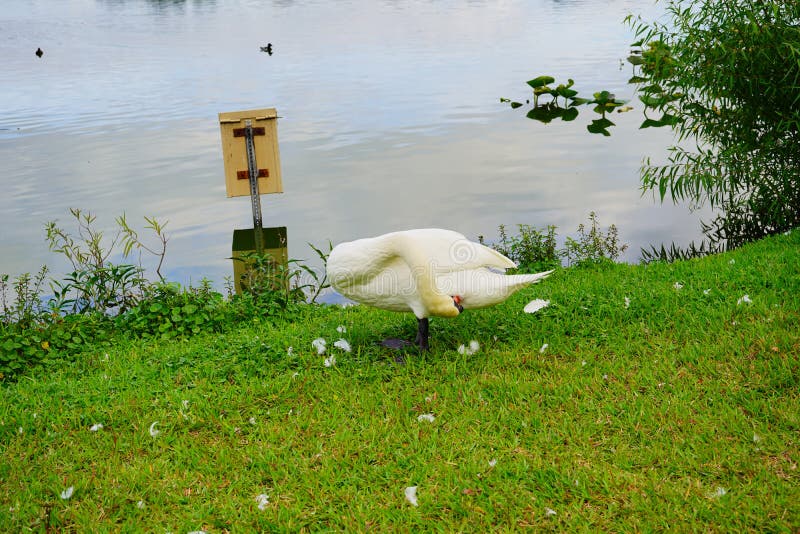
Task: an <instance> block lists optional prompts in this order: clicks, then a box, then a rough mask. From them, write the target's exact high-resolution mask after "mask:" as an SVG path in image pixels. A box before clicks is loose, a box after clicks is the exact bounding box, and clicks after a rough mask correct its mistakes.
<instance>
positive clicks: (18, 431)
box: [17, 427, 25, 434]
mask: <svg viewBox="0 0 800 534" xmlns="http://www.w3.org/2000/svg"><path fill="white" fill-rule="evenodd" d="M24 433H25V430H23V429H22V427H19V428H18V429H17V434H24Z"/></svg>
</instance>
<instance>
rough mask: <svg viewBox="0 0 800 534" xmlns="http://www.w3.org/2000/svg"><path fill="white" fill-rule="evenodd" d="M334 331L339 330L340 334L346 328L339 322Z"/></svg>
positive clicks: (345, 330)
mask: <svg viewBox="0 0 800 534" xmlns="http://www.w3.org/2000/svg"><path fill="white" fill-rule="evenodd" d="M336 331H337V332H339V333H340V334H344V333H345V332H347V328H345V326H344V325H343V324H340V325H339V326H337V327H336Z"/></svg>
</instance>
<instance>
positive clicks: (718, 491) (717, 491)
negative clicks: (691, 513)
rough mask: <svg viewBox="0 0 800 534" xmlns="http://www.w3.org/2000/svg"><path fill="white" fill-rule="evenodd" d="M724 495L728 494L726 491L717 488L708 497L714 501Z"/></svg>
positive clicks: (719, 487) (720, 487)
mask: <svg viewBox="0 0 800 534" xmlns="http://www.w3.org/2000/svg"><path fill="white" fill-rule="evenodd" d="M726 493H728V490H726V489H725V488H723V487H722V486H717V489H715V490H714V491H713V492H711V493H709V494H708V496H709V498H711V499H715V498H718V497H722V496H723V495H725V494H726Z"/></svg>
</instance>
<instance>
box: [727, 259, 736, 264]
mask: <svg viewBox="0 0 800 534" xmlns="http://www.w3.org/2000/svg"><path fill="white" fill-rule="evenodd" d="M728 263H730V264H731V265H733V264H734V263H736V260H731V261H729V262H728Z"/></svg>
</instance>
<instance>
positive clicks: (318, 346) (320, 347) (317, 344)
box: [311, 337, 327, 354]
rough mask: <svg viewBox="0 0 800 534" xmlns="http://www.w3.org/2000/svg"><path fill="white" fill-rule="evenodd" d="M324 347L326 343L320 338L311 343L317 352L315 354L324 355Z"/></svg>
mask: <svg viewBox="0 0 800 534" xmlns="http://www.w3.org/2000/svg"><path fill="white" fill-rule="evenodd" d="M325 345H327V341H325V339H324V338H321V337H318V338H317V339H315V340H314V341H312V342H311V346H312V347H314V348H315V349H316V350H317V354H325Z"/></svg>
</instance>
